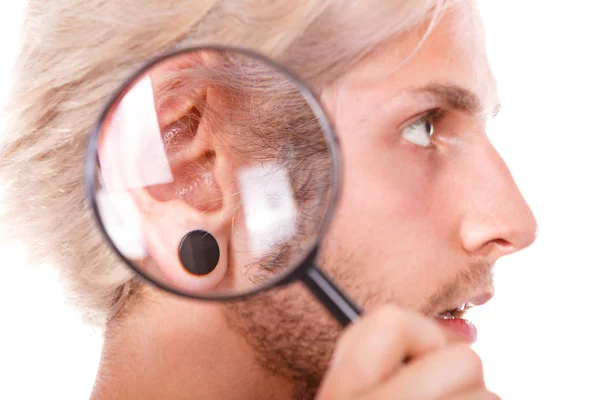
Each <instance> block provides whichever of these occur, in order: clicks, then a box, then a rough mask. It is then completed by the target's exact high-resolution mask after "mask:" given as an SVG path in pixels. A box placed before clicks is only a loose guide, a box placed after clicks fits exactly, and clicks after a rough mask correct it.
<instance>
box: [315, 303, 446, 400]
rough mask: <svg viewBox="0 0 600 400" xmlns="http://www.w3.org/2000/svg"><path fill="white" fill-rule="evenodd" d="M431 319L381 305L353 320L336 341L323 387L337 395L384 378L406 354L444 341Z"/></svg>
mask: <svg viewBox="0 0 600 400" xmlns="http://www.w3.org/2000/svg"><path fill="white" fill-rule="evenodd" d="M445 343H446V342H445V338H444V334H443V332H442V330H441V329H440V328H439V327H438V326H436V325H435V324H434V323H433V322H432V321H430V320H428V319H426V318H425V317H423V316H421V315H419V314H417V313H414V312H409V311H404V310H401V309H399V308H397V307H395V306H390V305H388V306H383V307H381V308H379V309H377V310H375V311H373V312H372V313H369V314H367V315H366V316H365V317H363V319H362V320H360V321H358V322H356V323H354V324H353V325H352V326H350V328H349V329H348V330H347V331H346V332H345V333H344V335H343V336H342V338H341V339H340V341H339V342H338V345H337V348H336V352H335V354H334V357H333V361H332V363H331V365H330V368H329V370H328V373H327V374H326V376H325V380H324V384H323V385H322V391H323V392H327V391H331V393H335V395H336V397H337V398H342V397H343V396H349V395H352V394H356V393H359V392H363V391H367V390H368V389H369V388H370V387H372V386H374V385H376V384H379V383H380V382H383V381H384V380H385V379H386V378H388V377H389V376H390V375H391V374H392V373H393V372H394V371H397V369H398V366H399V365H400V363H401V362H402V360H403V359H405V358H406V357H413V358H414V357H419V356H421V355H423V354H426V353H428V352H430V351H432V350H435V349H437V348H439V347H440V346H443V345H444V344H445Z"/></svg>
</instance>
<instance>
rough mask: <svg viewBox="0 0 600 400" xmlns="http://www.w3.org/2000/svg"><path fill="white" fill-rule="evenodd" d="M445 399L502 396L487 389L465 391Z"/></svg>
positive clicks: (497, 399)
mask: <svg viewBox="0 0 600 400" xmlns="http://www.w3.org/2000/svg"><path fill="white" fill-rule="evenodd" d="M444 400H501V399H500V397H499V396H498V395H497V394H495V393H492V392H489V391H487V390H478V391H475V392H469V393H463V394H458V395H454V396H452V397H447V398H444Z"/></svg>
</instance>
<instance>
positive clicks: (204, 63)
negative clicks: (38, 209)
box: [85, 46, 361, 326]
mask: <svg viewBox="0 0 600 400" xmlns="http://www.w3.org/2000/svg"><path fill="white" fill-rule="evenodd" d="M85 172H86V174H85V175H86V190H87V194H88V198H89V200H90V203H91V206H92V209H93V212H94V216H95V218H96V221H97V223H98V225H99V226H100V228H101V230H102V232H103V234H104V235H105V238H106V239H107V241H108V242H109V244H110V246H111V247H112V249H113V250H114V251H115V252H116V253H117V254H118V255H119V256H120V258H121V259H122V260H123V261H124V262H125V263H126V264H127V265H128V266H129V267H131V268H132V269H133V270H134V271H135V272H137V273H138V274H139V275H141V276H142V277H144V278H145V279H147V280H148V281H150V282H151V283H153V284H155V285H156V286H158V287H160V288H162V289H165V290H167V291H169V292H173V293H176V294H179V295H183V296H187V297H192V298H197V299H203V300H231V299H240V298H244V297H246V296H250V295H252V294H255V293H258V292H260V291H262V290H267V289H269V288H273V287H275V286H279V285H285V284H289V283H291V282H294V281H298V280H299V281H302V282H304V284H306V286H307V287H308V288H309V289H310V290H311V292H312V293H313V294H314V295H315V296H316V298H317V299H318V300H319V301H320V302H321V303H322V304H323V305H324V306H325V307H326V308H327V309H328V310H329V311H330V312H331V313H332V315H333V316H334V317H335V318H336V319H337V320H338V321H339V322H340V323H341V324H342V325H344V326H345V325H347V324H348V323H350V322H351V321H353V320H355V319H357V318H358V317H359V315H360V313H361V311H360V309H359V308H358V307H357V306H356V305H355V304H354V303H353V302H352V301H351V300H350V299H349V298H348V297H347V296H346V295H345V294H344V293H343V291H342V290H340V288H338V287H337V286H336V285H335V284H334V282H333V281H332V280H331V279H330V278H329V277H328V276H327V275H326V274H325V273H324V272H323V271H322V270H321V269H320V268H319V267H318V266H317V259H318V254H319V246H320V243H321V241H322V239H323V236H324V234H325V232H326V230H327V227H328V225H329V223H330V221H331V219H332V216H333V212H334V208H335V204H336V199H337V196H338V192H339V190H340V155H339V149H338V146H337V139H336V136H335V134H334V132H333V129H332V127H331V125H330V123H329V122H328V120H327V118H326V115H325V113H324V111H323V109H322V108H321V106H320V104H319V102H318V101H317V99H316V97H315V95H314V94H313V93H312V92H311V90H310V89H309V88H308V87H307V85H306V84H304V83H303V82H302V81H301V80H300V79H299V78H297V77H296V76H294V75H293V74H292V73H291V72H289V71H287V70H286V69H284V68H283V67H281V66H279V65H278V64H276V63H274V62H273V61H271V60H269V59H267V58H265V57H264V56H261V55H259V54H256V53H253V52H251V51H248V50H243V49H236V48H232V47H221V46H212V47H202V48H194V49H188V50H185V51H180V52H177V53H173V54H170V55H168V56H164V57H161V58H159V59H157V60H155V61H153V62H151V63H150V64H149V65H147V66H146V67H144V68H143V69H141V70H140V71H139V72H138V73H136V74H135V75H134V76H133V77H132V78H131V79H129V80H128V81H127V82H126V84H125V85H124V86H123V87H122V89H121V90H119V91H118V93H117V94H116V95H115V96H114V97H113V98H112V100H111V101H110V102H109V104H108V106H107V107H106V109H105V110H104V112H103V113H102V115H101V118H100V120H99V122H98V123H97V124H96V126H95V128H94V130H93V132H92V135H91V138H90V141H89V146H88V153H87V158H86V171H85Z"/></svg>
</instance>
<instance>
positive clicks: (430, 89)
mask: <svg viewBox="0 0 600 400" xmlns="http://www.w3.org/2000/svg"><path fill="white" fill-rule="evenodd" d="M410 92H411V94H413V95H416V96H427V97H430V98H433V99H434V100H436V101H437V102H439V103H442V104H444V105H445V106H446V107H448V108H454V109H456V110H459V111H464V112H466V113H468V114H482V113H483V112H484V107H483V104H482V103H481V100H480V99H479V97H477V95H476V94H475V93H473V92H472V91H470V90H468V89H465V88H463V87H461V86H458V85H445V84H441V83H431V84H429V85H427V86H424V87H420V88H417V89H412V90H411V91H410ZM492 112H493V116H494V117H495V116H496V115H498V113H499V112H500V104H497V105H496V106H494V109H493V110H492Z"/></svg>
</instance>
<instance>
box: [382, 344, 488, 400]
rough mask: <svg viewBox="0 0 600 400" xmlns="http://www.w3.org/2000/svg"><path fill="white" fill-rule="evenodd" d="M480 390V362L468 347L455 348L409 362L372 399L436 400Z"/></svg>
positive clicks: (481, 366) (481, 379)
mask: <svg viewBox="0 0 600 400" xmlns="http://www.w3.org/2000/svg"><path fill="white" fill-rule="evenodd" d="M484 389H485V382H484V377H483V365H482V363H481V359H480V358H479V356H478V355H477V354H476V353H475V351H473V349H471V348H470V347H469V346H468V345H466V344H455V345H450V346H448V347H445V348H443V349H440V350H439V351H437V352H436V353H432V354H429V355H426V356H424V357H421V358H419V359H415V360H414V361H412V362H411V363H410V364H408V365H407V366H406V367H404V368H403V369H402V371H401V372H400V373H398V374H397V375H395V376H394V377H393V378H392V379H390V380H389V381H388V382H386V383H385V384H384V385H382V386H381V387H380V388H379V389H378V390H377V396H376V398H388V397H389V398H391V397H390V396H392V395H394V394H395V395H396V396H398V395H401V397H402V398H410V399H439V398H446V397H448V396H452V395H455V394H458V393H466V392H468V391H474V390H475V391H477V390H484ZM386 396H388V397H386Z"/></svg>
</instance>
